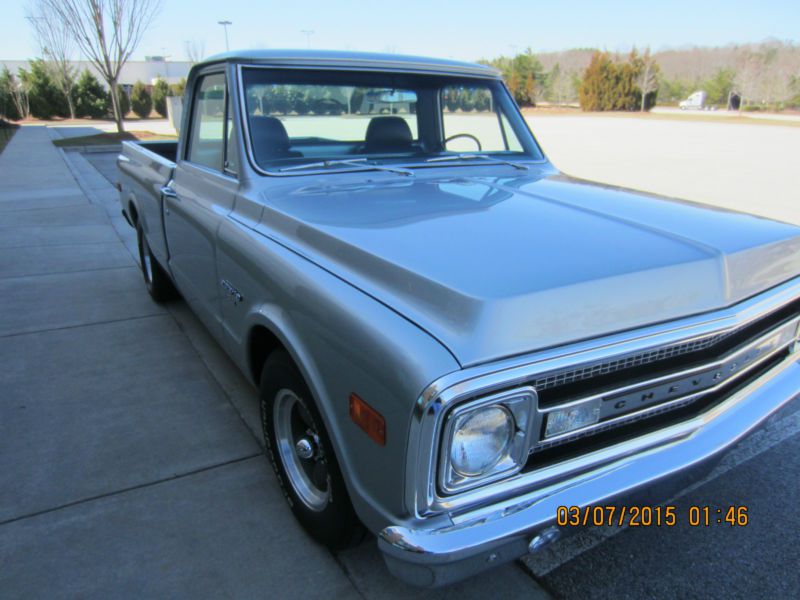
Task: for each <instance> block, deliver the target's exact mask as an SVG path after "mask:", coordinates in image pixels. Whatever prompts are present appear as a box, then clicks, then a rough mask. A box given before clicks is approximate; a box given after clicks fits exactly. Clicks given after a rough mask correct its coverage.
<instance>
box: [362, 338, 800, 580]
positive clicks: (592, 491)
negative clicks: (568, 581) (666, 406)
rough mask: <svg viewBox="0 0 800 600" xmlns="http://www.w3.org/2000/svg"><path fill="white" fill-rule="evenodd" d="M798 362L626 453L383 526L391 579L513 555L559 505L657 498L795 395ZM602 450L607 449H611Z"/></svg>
mask: <svg viewBox="0 0 800 600" xmlns="http://www.w3.org/2000/svg"><path fill="white" fill-rule="evenodd" d="M798 361H800V352H797V351H796V352H794V353H793V354H790V355H789V356H788V357H787V358H785V359H784V360H783V361H782V362H780V363H779V364H777V365H776V366H775V367H773V368H772V369H770V370H769V371H768V372H766V373H765V374H763V375H762V376H761V377H759V378H758V379H755V380H754V381H752V382H751V383H750V384H748V385H747V386H745V387H743V388H742V389H740V390H739V391H737V392H736V393H734V394H733V395H731V397H729V398H727V399H726V400H724V401H723V402H721V403H719V404H717V405H716V406H714V407H712V408H710V409H709V410H708V411H706V412H704V413H703V414H701V415H698V416H696V417H694V418H692V419H689V420H687V421H684V422H682V423H678V424H676V425H673V426H670V427H667V428H665V429H662V430H659V431H656V432H653V433H651V434H649V435H647V436H642V438H638V439H636V440H631V441H630V442H624V443H623V444H638V445H639V447H640V448H642V450H641V451H638V452H636V453H633V454H632V453H631V452H630V450H628V451H625V450H622V451H621V452H620V451H619V448H617V452H618V453H619V454H621V455H622V456H623V457H622V458H619V459H616V460H611V461H609V462H607V463H605V464H603V466H601V467H596V468H593V469H590V470H587V471H584V472H581V473H580V474H579V475H573V476H571V477H569V478H568V479H564V480H561V481H559V482H558V483H555V484H551V485H548V486H547V487H542V488H539V489H536V490H534V491H528V492H527V493H525V494H521V495H519V496H516V497H514V498H511V499H508V500H506V501H504V502H498V503H496V504H493V505H491V506H488V507H486V506H484V507H481V508H478V509H474V510H472V511H470V512H468V513H465V514H460V515H458V516H457V517H455V518H453V519H451V520H450V522H449V523H447V524H446V525H442V524H441V521H439V522H438V523H439V525H438V526H435V527H430V528H425V527H420V528H409V527H402V526H392V527H387V528H385V529H384V530H382V531H381V532H380V534H379V536H378V547H379V548H380V550H381V551H382V553H383V555H384V559H385V560H386V564H387V566H388V567H389V570H390V571H391V572H392V573H393V574H394V575H395V576H396V577H399V578H400V579H402V580H404V581H407V582H409V583H412V584H415V585H420V586H426V587H434V586H440V585H446V584H449V583H453V582H455V581H458V580H460V579H463V578H465V577H468V576H470V575H474V574H475V573H477V572H479V571H482V570H484V569H488V568H490V567H494V566H497V565H500V564H502V563H504V562H508V561H511V560H514V559H516V558H519V557H521V556H523V555H525V554H527V553H528V552H529V547H533V548H534V549H535V548H536V547H537V546H538V545H539V542H541V541H543V540H545V539H547V538H550V537H555V535H553V534H554V533H555V531H556V530H555V529H554V522H555V518H556V511H557V509H558V507H559V506H589V505H597V504H610V503H614V502H620V501H621V500H623V499H625V498H631V497H634V496H636V497H637V499H638V496H639V495H640V494H641V492H642V489H643V488H646V489H647V490H650V491H651V492H653V491H654V490H657V493H656V492H654V493H653V496H651V498H652V500H654V501H655V503H658V502H659V501H663V500H665V499H667V498H668V497H669V495H670V494H671V492H672V491H677V490H678V489H680V488H682V487H684V486H685V485H686V484H687V482H688V480H690V479H691V478H692V476H694V477H697V475H698V474H700V473H701V472H702V471H703V470H707V469H708V468H709V463H711V462H712V461H713V459H715V458H719V457H720V455H721V453H722V452H723V451H724V450H726V449H728V448H730V447H731V446H733V445H734V444H735V443H736V442H737V441H739V440H741V439H742V438H743V437H744V436H746V435H747V434H748V433H750V432H752V431H753V430H754V429H756V428H757V427H758V426H759V425H760V424H762V423H763V422H764V421H765V420H766V419H767V418H769V417H770V416H771V415H773V414H774V413H775V412H777V411H778V410H780V409H781V408H782V407H784V406H785V405H787V404H788V403H790V402H791V401H792V400H793V399H795V398H797V397H798V393H800V362H798ZM621 445H622V444H621ZM602 452H610V453H613V452H614V448H611V449H607V450H603V451H602ZM656 484H657V486H656ZM654 486H656V487H654ZM656 496H657V497H656ZM537 536H539V537H538V539H537ZM532 542H533V543H532Z"/></svg>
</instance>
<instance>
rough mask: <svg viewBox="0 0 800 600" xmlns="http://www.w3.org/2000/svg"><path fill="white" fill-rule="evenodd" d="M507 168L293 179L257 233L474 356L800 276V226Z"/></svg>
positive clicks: (706, 304) (668, 314)
mask: <svg viewBox="0 0 800 600" xmlns="http://www.w3.org/2000/svg"><path fill="white" fill-rule="evenodd" d="M434 171H437V172H438V174H437V173H435V172H434ZM499 171H501V172H503V173H507V176H505V177H497V176H496V175H497V173H498V167H477V166H476V167H465V168H457V169H456V168H448V169H447V173H448V176H447V177H444V176H442V175H441V173H442V171H441V170H440V169H435V170H434V169H431V170H430V171H427V170H425V169H419V170H417V171H416V173H417V175H416V177H413V178H405V177H401V176H397V175H391V174H384V173H378V174H373V173H369V174H367V175H365V174H364V173H358V174H337V175H335V176H329V177H325V179H324V180H322V181H320V178H319V176H317V177H316V178H315V179H314V183H313V184H312V185H306V186H304V187H299V188H298V185H297V184H298V180H297V178H288V179H289V180H291V181H287V182H281V183H279V184H278V185H271V186H270V188H269V192H268V195H267V193H266V192H265V195H264V198H263V201H264V202H265V204H266V208H265V210H264V212H263V214H262V217H261V222H260V224H259V225H258V227H257V228H258V229H259V230H261V231H262V232H263V233H265V234H266V235H269V236H270V237H273V238H274V239H276V240H277V241H279V242H281V243H282V244H285V245H286V246H288V247H290V248H292V249H293V250H295V251H297V252H298V253H300V254H302V255H303V256H305V257H307V258H308V259H309V260H312V261H314V262H316V263H317V264H319V265H320V266H322V267H323V268H325V269H327V270H329V271H330V272H332V273H334V274H335V275H337V276H338V277H341V278H342V279H345V280H346V281H348V282H350V283H351V284H353V285H355V286H357V287H358V288H360V289H362V290H363V291H364V292H366V293H367V294H370V295H371V296H373V297H374V298H376V299H377V300H379V301H380V302H382V303H384V304H386V305H387V306H389V307H390V308H392V309H394V310H395V311H397V312H398V313H400V314H401V315H403V316H404V317H406V318H407V319H409V320H411V321H413V322H414V323H416V324H417V325H418V326H420V327H421V328H423V329H425V330H426V331H428V332H429V333H430V334H431V335H433V336H434V337H436V338H437V339H438V340H439V341H440V342H441V343H442V344H444V345H445V346H446V347H447V348H448V349H449V350H450V351H451V352H452V353H453V355H454V356H455V357H456V359H457V360H458V361H459V362H460V363H461V364H462V365H463V366H469V365H474V364H478V363H482V362H486V361H491V360H495V359H499V358H503V357H508V356H511V355H515V354H521V353H526V352H530V351H534V350H539V349H543V348H546V347H552V346H556V345H561V344H565V343H569V342H574V341H578V340H582V339H588V338H592V337H596V336H600V335H605V334H609V333H613V332H618V331H622V330H626V329H631V328H635V327H640V326H644V325H649V324H653V323H656V322H660V321H667V320H671V319H676V318H680V317H685V316H689V315H693V314H698V313H703V312H706V311H712V310H715V309H720V308H723V307H726V306H729V305H731V304H734V303H736V302H739V301H741V300H743V299H745V298H747V297H749V296H752V295H754V294H757V293H758V292H761V291H763V290H765V289H768V288H770V287H772V286H775V285H777V284H778V283H781V282H783V281H786V280H788V279H790V278H792V277H794V276H796V275H797V274H798V273H800V229H798V228H797V227H794V226H792V225H788V224H785V223H779V222H775V221H770V220H768V219H763V218H759V217H755V216H751V215H746V214H742V213H737V212H732V211H727V210H721V209H717V208H712V207H708V206H704V205H699V204H694V203H690V202H685V201H678V200H674V199H668V198H663V197H659V196H653V195H649V194H643V193H639V192H633V191H630V190H624V189H620V188H613V187H609V186H603V185H598V184H592V183H589V182H585V181H581V180H577V179H573V178H570V177H567V176H564V175H562V174H559V173H558V172H556V171H555V170H553V169H552V167H549V166H544V167H543V168H542V169H541V170H535V171H534V170H532V171H526V172H525V173H524V174H520V172H519V171H516V170H514V169H513V168H510V167H501V168H500V169H499ZM454 173H459V174H462V175H461V176H453V174H454ZM487 173H491V174H492V176H484V175H483V174H487ZM754 201H757V199H755V200H754Z"/></svg>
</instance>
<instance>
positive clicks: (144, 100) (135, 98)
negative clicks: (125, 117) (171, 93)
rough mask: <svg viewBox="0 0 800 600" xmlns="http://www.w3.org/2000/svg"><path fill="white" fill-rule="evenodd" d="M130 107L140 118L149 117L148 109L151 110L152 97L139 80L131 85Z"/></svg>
mask: <svg viewBox="0 0 800 600" xmlns="http://www.w3.org/2000/svg"><path fill="white" fill-rule="evenodd" d="M131 108H132V109H133V112H134V113H135V114H136V116H138V117H139V118H140V119H146V118H147V117H149V116H150V111H152V110H153V98H152V97H151V96H150V92H148V91H147V87H145V85H144V84H143V83H142V82H141V81H137V82H136V83H135V84H134V85H133V90H132V91H131Z"/></svg>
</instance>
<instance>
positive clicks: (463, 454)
mask: <svg viewBox="0 0 800 600" xmlns="http://www.w3.org/2000/svg"><path fill="white" fill-rule="evenodd" d="M513 436H514V419H513V417H512V416H511V413H509V412H508V410H506V409H505V408H503V407H500V406H487V407H485V408H480V409H478V410H475V411H472V412H469V413H467V414H465V415H461V416H460V417H458V419H457V420H456V423H455V426H454V428H453V439H452V444H451V446H450V464H451V466H452V467H453V469H454V470H455V471H456V472H457V473H458V474H459V475H462V476H464V477H476V476H479V475H483V474H484V473H486V472H487V471H488V470H489V469H491V468H492V467H493V466H495V465H496V464H497V463H498V462H499V461H500V459H501V458H503V457H504V456H505V454H506V453H507V452H508V447H509V445H510V444H511V439H512V438H513Z"/></svg>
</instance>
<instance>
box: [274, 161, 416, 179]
mask: <svg viewBox="0 0 800 600" xmlns="http://www.w3.org/2000/svg"><path fill="white" fill-rule="evenodd" d="M337 165H346V166H352V167H359V170H360V171H372V170H377V171H388V172H389V173H398V174H399V175H414V172H413V171H410V170H409V169H403V168H401V167H387V166H385V165H376V164H375V163H371V162H367V159H366V158H344V159H338V160H322V161H320V162H314V163H307V164H305V165H297V166H295V167H285V168H283V169H280V171H281V173H283V172H285V171H302V170H305V169H320V168H325V167H335V166H337Z"/></svg>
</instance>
